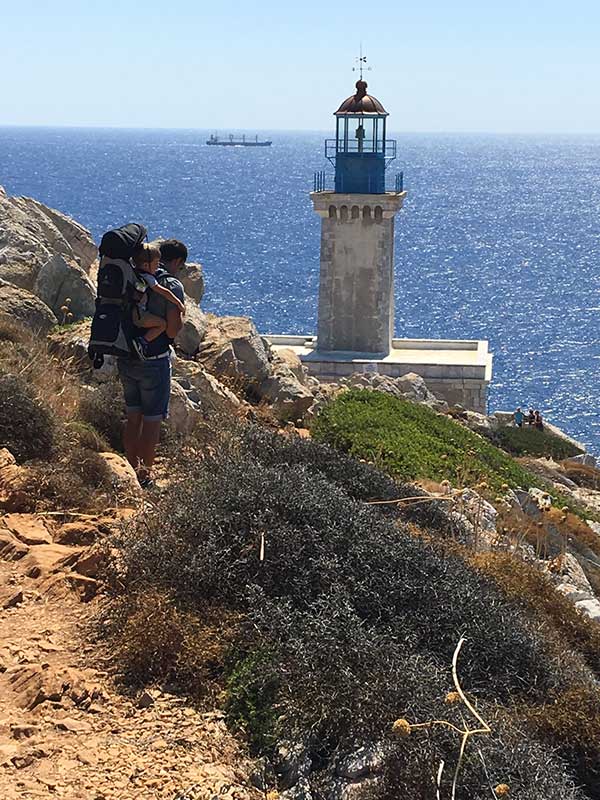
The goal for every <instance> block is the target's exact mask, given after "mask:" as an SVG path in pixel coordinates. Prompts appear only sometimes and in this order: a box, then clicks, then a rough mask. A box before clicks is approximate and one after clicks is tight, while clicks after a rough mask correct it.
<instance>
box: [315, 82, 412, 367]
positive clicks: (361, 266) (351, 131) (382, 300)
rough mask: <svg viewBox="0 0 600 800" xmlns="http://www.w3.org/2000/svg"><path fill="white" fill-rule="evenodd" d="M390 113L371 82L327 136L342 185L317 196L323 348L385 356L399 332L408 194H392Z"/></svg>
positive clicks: (360, 86) (359, 88) (344, 107)
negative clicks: (400, 225) (398, 278)
mask: <svg viewBox="0 0 600 800" xmlns="http://www.w3.org/2000/svg"><path fill="white" fill-rule="evenodd" d="M387 116H388V113H387V111H386V110H385V108H384V107H383V106H382V104H381V103H380V102H379V100H377V99H376V98H375V97H372V96H371V95H369V94H367V84H366V82H365V81H364V80H362V77H361V80H359V81H357V83H356V93H355V94H354V95H352V96H351V97H349V98H348V99H347V100H344V102H343V103H342V104H341V105H340V107H339V108H338V110H337V111H336V112H335V117H336V137H335V139H328V140H326V142H325V155H326V157H327V158H328V159H329V161H330V162H331V163H332V164H333V166H334V167H335V190H334V191H333V192H331V191H324V187H323V186H320V185H316V186H315V189H316V191H314V192H313V193H312V194H311V199H312V202H313V205H314V209H315V211H316V212H317V214H319V216H320V217H321V272H320V283H319V307H318V323H317V343H316V344H317V351H318V352H321V353H323V352H335V351H342V352H348V353H357V354H358V353H362V354H365V355H366V354H371V356H374V355H376V356H379V357H385V356H387V355H388V354H389V353H390V351H391V348H392V336H393V330H394V217H395V215H396V213H397V211H398V210H399V209H400V208H401V207H402V203H403V201H404V198H405V196H406V192H404V191H402V186H401V182H400V181H397V182H396V185H395V187H394V188H395V191H390V192H386V187H385V170H386V167H387V165H388V163H389V162H390V161H391V160H392V159H394V158H395V157H396V142H395V141H393V140H389V139H386V125H387Z"/></svg>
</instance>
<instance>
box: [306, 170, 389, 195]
mask: <svg viewBox="0 0 600 800" xmlns="http://www.w3.org/2000/svg"><path fill="white" fill-rule="evenodd" d="M385 183H386V185H385V190H386V192H396V193H397V194H400V193H401V192H403V191H404V172H397V173H396V175H394V177H393V178H388V179H387V180H386V182H385ZM334 187H335V178H334V177H333V175H332V176H328V175H327V174H326V172H325V170H319V171H318V172H315V173H314V175H313V192H333V191H335V188H334Z"/></svg>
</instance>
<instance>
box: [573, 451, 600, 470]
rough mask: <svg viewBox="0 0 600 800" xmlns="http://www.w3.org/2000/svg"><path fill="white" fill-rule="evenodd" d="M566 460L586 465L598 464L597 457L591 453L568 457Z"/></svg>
mask: <svg viewBox="0 0 600 800" xmlns="http://www.w3.org/2000/svg"><path fill="white" fill-rule="evenodd" d="M565 461H572V462H573V463H574V464H583V466H584V467H595V466H596V457H595V456H592V455H590V454H589V453H582V454H581V455H580V456H571V458H566V459H565Z"/></svg>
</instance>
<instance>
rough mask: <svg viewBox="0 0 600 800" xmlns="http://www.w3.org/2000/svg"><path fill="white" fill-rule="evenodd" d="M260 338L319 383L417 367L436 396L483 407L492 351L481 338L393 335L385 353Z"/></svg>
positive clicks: (304, 339)
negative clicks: (289, 354)
mask: <svg viewBox="0 0 600 800" xmlns="http://www.w3.org/2000/svg"><path fill="white" fill-rule="evenodd" d="M265 338H266V339H267V340H268V341H269V343H270V344H271V346H272V347H273V349H274V350H282V349H289V350H293V351H294V352H295V353H296V355H298V356H299V357H300V359H301V361H302V363H303V364H304V366H305V367H306V368H307V370H308V373H309V375H313V376H314V377H315V378H317V379H318V380H319V381H322V382H323V383H327V382H334V381H339V380H340V378H344V377H348V376H349V375H352V374H354V373H356V372H378V373H379V374H381V375H389V376H390V377H392V378H399V377H401V376H402V375H406V374H407V373H409V372H416V373H417V374H418V375H420V376H421V377H422V378H423V379H424V380H425V381H426V383H427V386H428V387H429V389H430V390H431V391H432V392H433V393H434V394H435V395H436V397H438V398H439V399H441V400H445V401H446V402H447V403H450V404H451V405H453V404H455V403H459V404H460V405H461V406H464V407H465V408H467V409H470V410H472V411H477V412H479V413H480V414H485V413H487V393H488V386H489V384H490V381H491V379H492V354H491V353H490V352H489V350H488V343H487V342H486V341H475V340H473V341H454V340H450V339H392V349H391V351H390V352H389V353H353V352H345V351H341V350H336V351H330V352H324V351H321V350H318V349H317V346H316V344H317V340H316V337H315V336H266V337H265Z"/></svg>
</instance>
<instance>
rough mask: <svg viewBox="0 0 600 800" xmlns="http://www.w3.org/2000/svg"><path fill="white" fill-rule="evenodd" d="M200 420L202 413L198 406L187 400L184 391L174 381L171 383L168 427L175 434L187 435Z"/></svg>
mask: <svg viewBox="0 0 600 800" xmlns="http://www.w3.org/2000/svg"><path fill="white" fill-rule="evenodd" d="M201 418H202V413H201V411H200V410H199V408H198V405H197V404H195V403H193V402H192V401H191V400H190V399H189V398H188V396H187V394H186V392H185V390H184V389H183V388H182V387H181V386H180V385H179V383H178V382H177V381H176V380H174V381H173V382H172V383H171V399H170V402H169V425H170V426H171V427H172V428H173V430H174V431H175V432H176V433H179V434H183V435H188V434H189V433H191V432H192V431H193V429H194V428H195V426H196V425H197V423H198V421H199V420H200V419H201Z"/></svg>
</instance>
